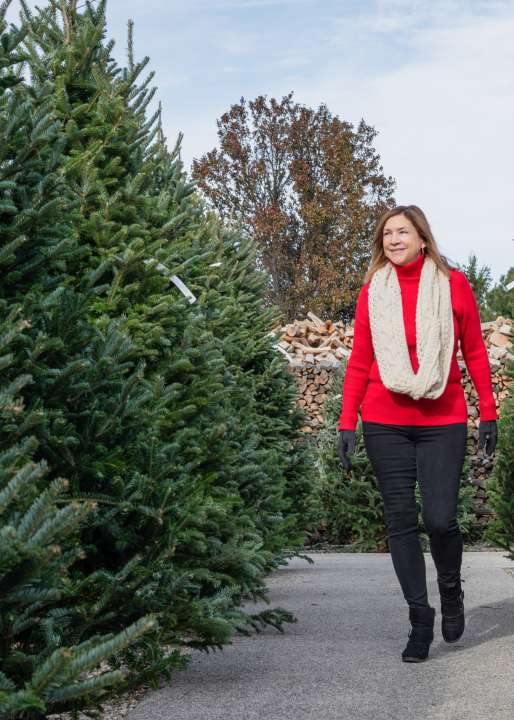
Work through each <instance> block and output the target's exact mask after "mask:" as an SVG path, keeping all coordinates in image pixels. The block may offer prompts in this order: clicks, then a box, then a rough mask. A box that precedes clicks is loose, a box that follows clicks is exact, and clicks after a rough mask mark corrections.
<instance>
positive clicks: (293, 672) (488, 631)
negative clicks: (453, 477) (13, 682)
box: [128, 552, 514, 720]
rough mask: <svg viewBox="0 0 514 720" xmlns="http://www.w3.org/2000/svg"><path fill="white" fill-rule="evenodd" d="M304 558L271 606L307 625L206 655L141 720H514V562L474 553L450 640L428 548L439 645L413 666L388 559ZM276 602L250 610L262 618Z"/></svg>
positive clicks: (150, 698)
mask: <svg viewBox="0 0 514 720" xmlns="http://www.w3.org/2000/svg"><path fill="white" fill-rule="evenodd" d="M310 557H311V558H312V559H313V560H314V564H313V565H310V564H308V563H307V562H306V561H305V560H301V559H299V558H293V560H291V561H290V563H289V564H288V566H287V567H283V568H280V569H279V570H278V571H277V572H276V573H275V574H274V575H273V576H270V577H269V578H268V586H269V588H270V599H271V603H270V606H269V607H275V606H278V605H280V606H282V607H285V608H287V609H289V610H291V611H292V612H293V613H294V614H295V615H296V617H297V618H298V622H297V623H295V624H285V625H284V628H285V633H284V634H283V635H282V634H281V633H279V632H278V631H277V630H275V628H266V629H265V630H264V631H263V632H262V633H261V634H257V635H253V636H252V637H244V636H240V635H237V636H235V637H234V638H233V644H232V645H230V646H227V647H225V648H224V649H223V650H222V651H213V652H209V653H208V654H206V653H202V652H200V651H194V653H193V657H192V660H191V662H190V665H189V666H188V667H187V668H186V669H184V670H182V671H178V672H176V673H175V675H174V679H173V680H172V682H171V683H170V684H169V685H167V686H164V687H162V688H161V689H159V690H154V691H151V692H150V693H149V694H148V695H146V697H145V698H144V699H143V700H142V701H141V702H140V703H139V705H137V706H136V707H135V708H134V709H133V710H132V711H131V713H130V714H129V716H128V718H129V720H307V719H308V720H311V719H312V720H368V719H369V720H443V719H444V720H484V718H488V717H490V718H494V720H512V719H513V718H514V563H513V562H512V561H510V560H508V559H507V556H506V553H504V552H465V553H464V558H463V564H462V577H463V578H464V579H465V583H464V584H463V587H464V590H465V600H464V602H465V607H466V630H465V632H464V635H463V636H462V638H461V639H460V640H459V641H458V642H457V643H455V644H453V645H447V644H446V643H445V642H444V640H443V639H442V637H441V628H440V622H441V615H440V608H439V600H438V596H437V584H436V576H435V568H434V565H433V561H432V558H431V556H430V555H429V554H428V553H425V561H426V565H427V578H428V585H429V599H430V602H431V604H432V605H434V607H435V608H436V628H435V638H434V642H433V643H432V645H431V647H430V657H429V659H428V660H427V661H425V662H423V663H419V664H418V663H402V661H401V651H402V649H403V647H404V646H405V643H406V641H407V633H408V629H409V627H410V626H409V625H408V608H407V606H406V604H405V601H404V599H403V596H402V595H401V591H400V588H399V584H398V582H397V579H396V576H395V575H394V570H393V568H392V564H391V558H390V555H388V554H381V553H356V554H337V553H330V554H317V553H312V554H311V555H310ZM263 607H266V604H265V603H262V602H261V603H257V604H255V603H251V604H249V603H247V604H246V605H245V608H246V609H248V610H252V611H255V610H257V609H262V608H263Z"/></svg>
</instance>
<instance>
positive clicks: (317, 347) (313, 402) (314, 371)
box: [274, 312, 514, 433]
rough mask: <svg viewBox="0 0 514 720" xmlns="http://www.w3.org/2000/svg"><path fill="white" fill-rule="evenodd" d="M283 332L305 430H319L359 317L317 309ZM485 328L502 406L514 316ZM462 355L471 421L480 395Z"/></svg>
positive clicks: (280, 346) (280, 345) (281, 347)
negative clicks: (329, 316) (345, 318)
mask: <svg viewBox="0 0 514 720" xmlns="http://www.w3.org/2000/svg"><path fill="white" fill-rule="evenodd" d="M278 331H280V332H281V333H282V334H281V336H279V340H278V342H277V344H276V345H275V347H276V349H277V350H279V351H280V352H281V353H282V354H283V355H285V356H286V357H287V359H288V361H289V365H290V368H291V370H292V371H293V372H294V373H295V374H296V375H297V376H298V383H299V390H300V398H299V401H298V404H299V405H300V406H301V407H304V408H305V409H306V411H307V413H308V415H309V417H310V422H309V424H308V425H306V426H305V427H304V428H303V430H304V431H305V432H308V433H313V432H316V431H317V430H318V429H319V427H321V425H322V422H323V421H322V414H321V411H322V407H323V404H324V402H325V400H326V397H327V394H326V387H327V383H328V382H329V379H330V377H331V372H332V371H333V370H335V369H336V368H338V367H340V366H341V364H342V362H343V361H344V360H347V359H348V357H349V355H350V353H351V350H352V345H353V323H347V324H345V323H344V322H335V323H333V322H332V321H331V320H326V321H323V320H321V319H320V318H319V317H317V316H316V315H315V314H314V313H312V312H309V313H307V319H305V320H295V321H294V322H292V323H290V324H288V325H285V326H284V327H281V328H275V329H274V332H275V333H276V334H277V335H278ZM482 334H483V337H484V341H485V345H486V348H487V352H488V355H489V364H490V366H491V377H492V381H493V391H494V396H495V399H496V405H497V407H500V405H501V404H502V402H503V400H504V399H505V397H506V396H507V395H508V394H509V389H508V385H509V381H510V378H509V376H508V375H507V374H506V371H505V362H506V360H507V359H508V358H511V359H512V358H513V357H514V356H513V338H514V328H513V321H512V320H511V319H510V318H503V317H498V318H497V319H496V320H493V321H490V322H484V323H482ZM457 360H458V362H459V365H460V367H461V370H462V374H463V386H464V393H465V397H466V401H467V404H468V411H469V413H468V418H469V423H470V425H473V426H475V427H476V426H477V425H478V421H479V411H478V398H477V395H476V392H475V389H474V386H473V384H472V382H471V379H470V378H469V376H468V374H467V370H466V366H465V363H464V360H463V358H462V354H461V352H460V350H459V351H458V353H457Z"/></svg>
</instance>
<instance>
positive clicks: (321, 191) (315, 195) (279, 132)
mask: <svg viewBox="0 0 514 720" xmlns="http://www.w3.org/2000/svg"><path fill="white" fill-rule="evenodd" d="M292 97H293V92H290V93H289V94H288V95H286V96H284V97H283V98H282V101H281V102H278V101H277V100H276V99H274V98H271V100H270V101H269V102H268V101H267V99H266V96H259V97H257V98H256V99H255V100H254V101H249V102H248V103H247V102H246V101H245V99H244V98H241V100H240V102H239V104H235V105H232V106H231V108H230V110H229V112H227V113H225V114H224V115H222V117H221V119H219V120H218V121H217V126H218V138H219V147H218V148H215V149H213V150H211V151H210V152H208V153H207V154H205V155H203V156H202V157H201V158H200V159H195V160H193V167H192V174H193V178H194V179H195V180H196V181H197V182H198V185H199V187H200V188H201V189H202V191H203V193H204V194H205V196H206V198H207V200H208V202H209V203H210V204H211V205H212V206H213V208H214V209H215V210H216V211H217V213H218V214H219V215H220V216H221V218H222V219H223V221H224V222H226V223H229V224H231V223H234V224H237V226H238V227H239V228H240V229H241V231H242V232H243V233H244V234H248V235H250V236H252V237H253V238H254V239H255V240H256V241H257V243H258V247H259V250H260V252H259V263H260V265H261V267H263V268H266V269H267V270H268V272H269V276H270V286H269V294H268V298H267V301H268V304H275V305H278V306H279V307H280V308H281V309H282V311H283V313H284V317H285V319H286V320H287V321H291V320H293V319H294V318H295V317H298V318H300V317H304V316H305V314H306V313H307V312H308V311H309V310H312V311H313V312H315V313H316V314H317V315H321V316H322V317H325V318H331V319H343V320H348V319H350V318H351V316H352V314H353V311H354V308H355V301H356V297H357V294H358V291H359V287H360V285H361V284H362V278H363V276H364V272H365V269H366V267H367V264H368V263H369V259H370V253H371V239H372V235H373V228H374V226H375V224H376V222H377V220H378V218H379V217H380V215H381V214H382V213H383V212H385V211H386V210H388V209H389V208H391V207H393V206H394V204H395V203H394V200H393V197H392V194H393V185H394V180H393V179H392V178H391V177H389V178H386V177H384V175H383V169H382V166H381V165H380V159H379V156H378V154H377V152H376V150H375V149H374V148H373V146H372V141H373V138H374V137H375V135H376V134H377V133H376V131H375V130H374V129H373V128H372V127H370V126H369V125H366V123H365V122H364V120H361V122H360V123H359V126H358V128H357V130H354V128H353V125H352V124H350V123H348V122H345V121H343V120H340V119H339V118H338V117H337V116H333V115H331V113H330V112H329V110H328V108H327V107H326V105H324V104H322V105H320V106H319V108H318V109H317V110H313V109H312V108H307V107H304V106H301V105H300V104H298V103H295V102H293V100H292Z"/></svg>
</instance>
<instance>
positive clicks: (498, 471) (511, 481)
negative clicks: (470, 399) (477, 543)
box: [485, 360, 514, 560]
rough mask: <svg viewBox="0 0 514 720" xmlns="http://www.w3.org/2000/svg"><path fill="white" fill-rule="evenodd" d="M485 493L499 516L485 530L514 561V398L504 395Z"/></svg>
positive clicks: (513, 373)
mask: <svg viewBox="0 0 514 720" xmlns="http://www.w3.org/2000/svg"><path fill="white" fill-rule="evenodd" d="M506 371H507V375H508V376H509V377H510V378H511V379H512V378H514V361H512V360H509V361H508V362H507V366H506ZM486 492H487V497H488V502H489V504H490V505H491V508H492V509H493V510H494V511H495V512H496V514H497V515H496V517H495V518H493V519H492V520H490V521H489V523H488V524H487V526H486V529H485V537H486V539H488V540H491V541H492V542H494V543H496V544H497V545H499V547H502V548H504V549H505V550H506V551H507V552H508V553H509V554H508V556H507V557H508V558H509V559H510V560H514V397H513V395H512V393H510V395H508V397H507V398H505V400H504V402H503V405H502V407H501V411H500V418H499V421H498V443H497V447H496V457H495V463H494V468H493V472H492V474H491V475H490V476H489V478H488V479H487V481H486Z"/></svg>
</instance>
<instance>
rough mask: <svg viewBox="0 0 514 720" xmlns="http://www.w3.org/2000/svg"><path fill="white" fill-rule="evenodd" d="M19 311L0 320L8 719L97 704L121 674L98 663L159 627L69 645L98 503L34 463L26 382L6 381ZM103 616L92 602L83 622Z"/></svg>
mask: <svg viewBox="0 0 514 720" xmlns="http://www.w3.org/2000/svg"><path fill="white" fill-rule="evenodd" d="M17 314H18V313H17V312H12V313H11V314H10V315H9V316H8V317H7V318H6V319H4V321H3V322H2V323H1V324H0V338H1V346H0V353H1V357H2V364H1V370H0V420H1V434H0V668H1V669H0V713H1V716H2V717H5V718H9V720H10V719H14V718H18V717H19V718H36V717H46V715H47V713H49V712H58V711H65V710H72V709H73V710H76V709H78V708H81V707H93V706H96V707H101V702H102V700H103V698H104V697H105V696H106V694H107V692H108V690H109V689H111V688H112V687H114V686H116V685H117V684H119V683H121V681H122V679H123V677H122V674H121V673H120V672H119V671H110V670H102V671H99V667H100V665H101V663H102V662H103V661H105V660H107V659H108V658H111V657H112V656H116V655H120V653H123V651H125V650H126V649H127V647H128V646H130V645H131V644H134V643H136V642H137V641H138V640H139V638H140V637H141V636H142V635H144V634H146V633H148V632H149V631H150V630H151V629H152V628H154V626H155V624H156V623H155V620H154V619H153V618H152V617H150V616H148V617H145V618H140V619H139V620H138V621H137V622H135V623H133V624H132V625H131V626H130V627H128V628H126V629H125V630H123V631H121V632H119V633H117V634H116V635H113V634H107V635H104V636H101V635H95V636H93V637H90V638H89V639H88V640H85V641H82V642H78V643H71V642H70V641H71V640H72V637H73V636H76V635H77V634H78V632H79V628H78V626H79V625H81V627H82V629H83V627H84V626H83V623H82V624H81V623H80V619H81V618H80V611H79V610H78V605H79V603H80V602H82V600H81V598H82V595H83V591H84V588H83V587H82V586H81V584H80V583H77V582H75V581H74V578H73V575H74V573H73V566H74V564H75V563H76V562H77V561H78V560H80V558H81V557H83V550H82V549H81V547H80V545H79V544H78V543H77V534H78V530H79V528H80V526H81V525H82V524H83V523H84V522H85V521H86V520H87V519H88V518H89V517H90V515H91V513H92V511H93V509H94V504H93V503H91V502H80V503H79V502H76V501H73V500H71V499H70V497H69V495H68V492H67V490H68V486H69V482H68V480H65V479H63V478H60V477H56V478H55V479H53V480H51V481H50V482H48V480H47V479H48V477H49V468H48V465H47V463H46V461H44V460H40V461H39V462H34V460H33V456H34V454H35V452H36V450H37V446H38V443H37V440H36V438H35V437H34V436H30V435H25V433H24V432H23V431H22V430H21V428H22V427H23V425H24V424H25V423H24V420H25V418H24V416H25V415H27V414H28V413H27V412H26V411H25V410H24V406H23V403H22V402H21V401H20V398H19V397H18V396H17V393H18V392H19V391H20V390H21V389H22V388H23V387H26V386H28V385H30V384H31V383H32V378H31V376H30V375H22V376H19V377H18V378H16V377H10V378H9V380H8V381H7V382H6V375H7V373H8V372H9V371H10V370H11V368H12V366H14V365H15V363H16V360H17V358H16V354H15V353H14V352H12V350H13V348H14V346H15V343H16V340H17V339H18V338H19V336H20V335H22V334H23V332H24V330H25V323H24V322H23V321H19V320H18V321H17V322H16V320H15V317H16V315H17ZM13 420H14V421H13ZM14 437H17V438H18V440H17V442H15V441H14ZM45 480H46V483H45V482H44V481H45ZM45 484H46V488H45V489H44V490H42V491H39V490H38V486H42V485H45ZM84 585H87V586H88V592H87V595H88V597H89V598H90V599H91V598H93V597H94V595H95V591H96V592H98V586H97V583H96V582H95V580H94V578H92V577H88V578H84ZM100 612H101V610H100V608H99V607H98V606H97V607H96V608H95V607H94V604H93V603H91V605H90V608H89V622H91V620H93V618H94V616H95V614H100ZM92 670H94V671H95V672H94V673H93V674H91V675H88V672H89V671H92Z"/></svg>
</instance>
